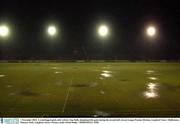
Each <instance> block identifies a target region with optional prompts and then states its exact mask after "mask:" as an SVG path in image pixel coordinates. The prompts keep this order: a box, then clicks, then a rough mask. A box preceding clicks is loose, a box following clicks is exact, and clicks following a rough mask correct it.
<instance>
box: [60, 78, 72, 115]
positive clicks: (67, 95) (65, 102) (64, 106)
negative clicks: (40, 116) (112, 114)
mask: <svg viewBox="0 0 180 124" xmlns="http://www.w3.org/2000/svg"><path fill="white" fill-rule="evenodd" d="M71 85H72V79H71V82H70V86H69V88H68V91H67V94H66V99H65V101H64V105H63V108H62V112H63V113H64V110H65V108H66V104H67V101H68V98H69V94H70V89H71Z"/></svg>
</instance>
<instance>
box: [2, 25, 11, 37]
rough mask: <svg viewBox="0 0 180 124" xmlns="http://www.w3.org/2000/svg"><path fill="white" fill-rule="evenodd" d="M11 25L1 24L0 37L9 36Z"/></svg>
mask: <svg viewBox="0 0 180 124" xmlns="http://www.w3.org/2000/svg"><path fill="white" fill-rule="evenodd" d="M9 33H10V31H9V27H8V26H7V25H0V37H1V38H7V37H8V36H9Z"/></svg>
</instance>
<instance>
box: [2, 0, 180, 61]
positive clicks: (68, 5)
mask: <svg viewBox="0 0 180 124" xmlns="http://www.w3.org/2000/svg"><path fill="white" fill-rule="evenodd" d="M179 15H180V4H179V3H178V0H177V1H173V0H154V1H153V0H124V1H122V0H119V2H116V1H110V0H109V2H106V1H103V2H100V1H99V2H97V1H95V2H87V1H86V0H84V1H76V2H71V1H68V2H63V1H61V0H49V1H45V0H42V1H41V0H36V1H33V0H1V1H0V22H1V23H3V22H8V24H10V25H11V28H12V36H11V38H9V39H8V40H6V41H2V40H3V39H0V41H2V42H0V54H1V55H0V56H1V59H6V58H11V59H42V58H45V59H87V58H89V59H180V43H179V42H180V40H179V39H180V38H179V31H180V29H179V28H180V17H179ZM101 22H106V23H107V24H108V25H109V27H110V29H111V35H110V37H108V38H107V39H106V40H102V39H99V38H98V37H97V36H96V35H95V31H96V30H95V29H96V26H97V25H98V24H101ZM50 23H54V24H56V25H57V26H58V27H59V30H60V32H59V33H60V35H59V36H58V37H57V38H55V39H50V38H48V37H47V36H45V27H46V25H48V24H50ZM150 23H153V24H154V25H155V26H156V27H157V30H158V36H157V37H156V38H154V39H153V40H149V39H148V38H147V37H145V34H144V29H145V27H146V26H147V25H148V24H150Z"/></svg>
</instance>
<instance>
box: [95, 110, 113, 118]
mask: <svg viewBox="0 0 180 124" xmlns="http://www.w3.org/2000/svg"><path fill="white" fill-rule="evenodd" d="M108 116H111V114H109V113H107V112H103V111H95V114H94V117H108Z"/></svg>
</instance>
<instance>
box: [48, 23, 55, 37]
mask: <svg viewBox="0 0 180 124" xmlns="http://www.w3.org/2000/svg"><path fill="white" fill-rule="evenodd" d="M47 34H48V35H49V36H51V37H54V36H56V35H57V28H56V26H54V25H50V26H48V28H47Z"/></svg>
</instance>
